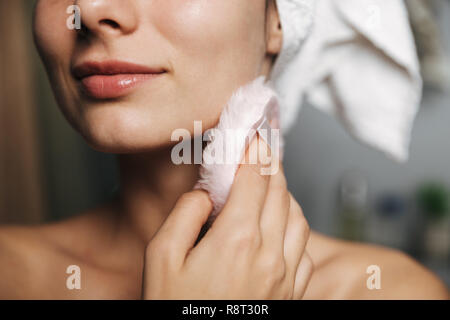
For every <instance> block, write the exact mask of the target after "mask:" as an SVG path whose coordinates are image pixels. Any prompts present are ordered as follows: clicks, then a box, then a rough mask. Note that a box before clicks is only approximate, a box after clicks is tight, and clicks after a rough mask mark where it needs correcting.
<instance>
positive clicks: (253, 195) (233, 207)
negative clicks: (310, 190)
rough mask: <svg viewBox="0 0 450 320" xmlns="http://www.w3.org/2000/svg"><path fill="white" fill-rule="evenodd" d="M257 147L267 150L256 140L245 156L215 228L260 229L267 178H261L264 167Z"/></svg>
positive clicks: (267, 183)
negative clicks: (222, 225)
mask: <svg viewBox="0 0 450 320" xmlns="http://www.w3.org/2000/svg"><path fill="white" fill-rule="evenodd" d="M258 147H262V148H267V145H266V144H265V143H264V142H263V141H262V139H261V138H259V137H258V136H257V137H256V138H255V139H253V140H252V142H251V144H250V146H249V148H248V149H247V151H246V153H245V157H244V159H243V161H242V162H243V163H242V164H241V165H240V167H239V169H238V170H237V172H236V176H235V179H234V182H233V185H232V187H231V191H230V195H229V197H228V200H227V202H226V204H225V206H224V208H223V210H222V212H221V214H220V215H219V217H218V218H217V220H216V222H215V224H221V223H229V224H231V225H234V226H243V227H245V226H247V225H249V224H256V225H257V227H258V229H259V219H260V215H261V211H262V208H263V206H264V200H265V198H266V194H267V187H268V185H269V181H270V177H269V176H265V175H262V174H261V172H262V169H263V163H261V161H260V158H259V157H258Z"/></svg>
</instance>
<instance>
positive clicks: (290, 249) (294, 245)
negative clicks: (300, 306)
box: [284, 194, 310, 280]
mask: <svg viewBox="0 0 450 320" xmlns="http://www.w3.org/2000/svg"><path fill="white" fill-rule="evenodd" d="M289 198H290V204H291V205H290V210H289V218H288V223H287V227H286V233H285V235H284V257H285V260H286V272H287V277H288V279H292V280H293V279H294V278H295V273H296V271H297V268H298V265H299V263H300V260H301V258H302V256H303V253H304V252H305V248H306V244H307V242H308V240H309V233H310V230H309V226H308V222H307V221H306V219H305V217H304V215H303V211H302V209H301V208H300V205H299V204H298V202H297V201H296V200H295V198H294V197H293V196H292V195H291V194H289Z"/></svg>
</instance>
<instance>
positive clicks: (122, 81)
mask: <svg viewBox="0 0 450 320" xmlns="http://www.w3.org/2000/svg"><path fill="white" fill-rule="evenodd" d="M72 73H73V75H74V77H75V78H76V79H77V80H78V81H79V82H80V85H81V88H82V91H83V93H84V94H86V95H87V96H89V97H90V98H94V99H101V100H104V99H115V98H120V97H123V96H125V95H127V94H129V93H131V92H132V91H133V89H135V88H137V87H138V86H140V85H141V84H143V83H145V82H148V81H153V80H155V79H156V78H158V77H161V76H162V75H163V74H165V73H166V70H165V69H163V68H150V67H147V66H142V65H137V64H132V63H128V62H120V61H106V62H86V63H83V64H80V65H77V66H75V67H74V68H73V70H72Z"/></svg>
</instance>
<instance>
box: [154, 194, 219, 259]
mask: <svg viewBox="0 0 450 320" xmlns="http://www.w3.org/2000/svg"><path fill="white" fill-rule="evenodd" d="M212 208H213V205H212V202H211V200H210V198H209V196H208V193H207V192H205V191H203V190H194V191H191V192H188V193H185V194H183V195H182V196H181V197H180V198H179V199H178V201H177V203H176V204H175V207H174V208H173V210H172V212H171V213H170V215H169V216H168V217H167V219H166V221H165V222H164V224H163V225H162V226H161V228H160V230H159V231H158V234H157V236H156V237H158V238H159V239H158V240H159V241H167V242H170V246H171V248H170V249H171V250H172V251H173V252H174V255H175V256H173V257H174V258H175V257H178V258H180V259H182V260H183V261H184V259H185V258H186V255H187V253H188V252H189V250H190V249H192V247H193V246H194V245H195V242H196V240H197V238H198V235H199V233H200V230H201V228H202V226H203V225H204V224H205V222H206V221H207V219H208V216H209V214H210V212H211V211H212Z"/></svg>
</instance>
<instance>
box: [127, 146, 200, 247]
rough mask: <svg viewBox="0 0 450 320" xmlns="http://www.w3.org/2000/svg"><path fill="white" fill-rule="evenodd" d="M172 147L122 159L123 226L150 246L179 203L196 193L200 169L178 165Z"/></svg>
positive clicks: (194, 166) (196, 166)
mask: <svg viewBox="0 0 450 320" xmlns="http://www.w3.org/2000/svg"><path fill="white" fill-rule="evenodd" d="M171 150H172V147H171V146H170V147H164V148H160V149H158V150H153V151H151V152H148V153H145V154H130V155H121V156H119V169H120V180H121V188H120V192H119V196H118V201H119V207H120V211H121V220H122V221H121V223H124V225H125V226H126V227H127V228H129V230H130V231H131V232H132V234H134V235H136V236H137V237H138V238H139V240H141V241H143V242H145V243H148V242H149V241H150V240H151V238H152V237H153V236H154V235H155V233H156V232H157V231H158V229H159V228H160V226H161V225H162V224H163V223H164V221H165V219H166V218H167V216H168V215H169V214H170V212H171V210H172V208H173V206H174V204H175V202H176V200H177V199H178V198H179V197H180V196H181V195H182V194H183V193H185V192H188V191H190V190H192V189H193V187H194V185H195V183H196V181H197V180H198V171H199V166H198V165H193V164H191V165H189V164H182V165H179V166H177V165H175V164H174V163H173V162H172V160H171Z"/></svg>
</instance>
